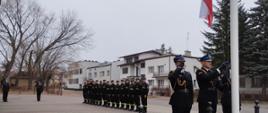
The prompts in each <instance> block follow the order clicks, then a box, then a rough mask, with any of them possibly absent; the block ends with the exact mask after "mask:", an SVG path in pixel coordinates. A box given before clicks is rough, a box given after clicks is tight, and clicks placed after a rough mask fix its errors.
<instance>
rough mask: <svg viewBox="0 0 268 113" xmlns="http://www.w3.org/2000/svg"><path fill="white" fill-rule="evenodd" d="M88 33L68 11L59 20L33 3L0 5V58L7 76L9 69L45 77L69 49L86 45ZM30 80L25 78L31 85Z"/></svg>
mask: <svg viewBox="0 0 268 113" xmlns="http://www.w3.org/2000/svg"><path fill="white" fill-rule="evenodd" d="M91 35H92V34H91V33H89V32H87V31H86V30H85V29H84V28H83V26H82V24H81V22H80V21H79V20H78V19H77V18H76V16H75V15H74V14H72V13H63V14H62V15H61V16H60V18H59V19H57V18H56V17H55V16H54V15H48V14H45V13H44V12H43V11H42V9H41V7H40V6H39V5H38V4H37V3H35V2H26V1H23V0H9V1H7V2H5V3H3V4H2V6H1V7H0V57H2V58H3V59H4V60H3V61H2V64H3V67H4V68H5V71H4V76H5V77H7V76H8V75H9V73H10V71H11V70H12V69H16V70H17V71H18V73H19V74H20V73H21V71H22V70H24V71H27V72H28V74H29V75H30V76H32V78H41V79H43V80H44V79H46V77H47V76H48V75H49V74H48V73H49V71H53V69H54V68H55V67H57V65H59V64H60V63H61V62H63V61H64V60H65V59H66V58H67V57H66V56H68V55H67V54H66V53H67V52H68V51H69V50H72V49H77V48H79V47H87V46H88V45H90V43H89V39H90V37H91ZM31 83H32V80H29V84H30V85H29V88H31V86H32V85H31Z"/></svg>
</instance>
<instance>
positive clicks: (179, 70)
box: [168, 55, 193, 113]
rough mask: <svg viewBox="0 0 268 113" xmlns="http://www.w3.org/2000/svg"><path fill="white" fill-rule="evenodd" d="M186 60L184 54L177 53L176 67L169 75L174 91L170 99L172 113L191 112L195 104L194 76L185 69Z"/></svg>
mask: <svg viewBox="0 0 268 113" xmlns="http://www.w3.org/2000/svg"><path fill="white" fill-rule="evenodd" d="M184 62H185V60H184V57H183V56H182V55H176V56H175V57H174V63H175V65H176V69H175V71H171V72H170V73H169V75H168V79H169V81H170V83H171V86H172V89H173V91H174V92H173V94H172V96H171V98H170V101H169V104H170V105H171V106H172V113H190V111H191V108H192V104H193V84H192V76H191V74H190V73H189V72H187V71H185V70H184Z"/></svg>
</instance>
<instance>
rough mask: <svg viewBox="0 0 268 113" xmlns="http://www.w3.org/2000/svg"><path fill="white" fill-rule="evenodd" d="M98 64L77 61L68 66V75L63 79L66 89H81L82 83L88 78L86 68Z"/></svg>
mask: <svg viewBox="0 0 268 113" xmlns="http://www.w3.org/2000/svg"><path fill="white" fill-rule="evenodd" d="M99 64H100V63H99V62H97V61H87V60H85V61H78V62H73V63H71V64H69V67H68V74H67V75H65V77H64V82H65V86H66V88H69V89H81V88H82V85H83V82H84V81H85V80H87V79H88V78H87V77H88V76H87V75H88V70H87V68H88V67H93V66H97V65H99Z"/></svg>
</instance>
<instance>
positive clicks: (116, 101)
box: [114, 80, 121, 108]
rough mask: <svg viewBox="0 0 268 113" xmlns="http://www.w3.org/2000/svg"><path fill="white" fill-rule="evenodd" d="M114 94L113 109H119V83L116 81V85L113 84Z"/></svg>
mask: <svg viewBox="0 0 268 113" xmlns="http://www.w3.org/2000/svg"><path fill="white" fill-rule="evenodd" d="M114 93H115V104H116V105H115V107H116V108H119V107H120V106H119V105H120V98H121V97H120V84H119V81H118V80H117V81H116V84H115V91H114Z"/></svg>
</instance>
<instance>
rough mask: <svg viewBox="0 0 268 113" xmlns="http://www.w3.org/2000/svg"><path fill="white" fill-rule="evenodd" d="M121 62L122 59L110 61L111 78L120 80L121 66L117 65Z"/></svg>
mask: <svg viewBox="0 0 268 113" xmlns="http://www.w3.org/2000/svg"><path fill="white" fill-rule="evenodd" d="M123 63H124V62H123V61H115V62H113V63H112V70H111V72H112V76H111V78H112V80H120V75H121V68H120V66H118V65H120V64H123Z"/></svg>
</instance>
